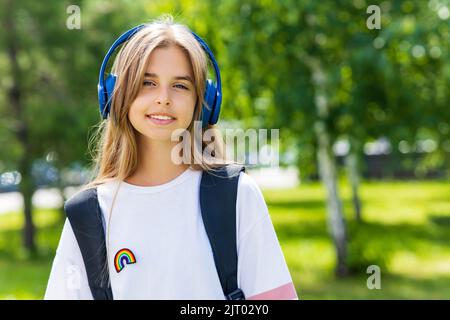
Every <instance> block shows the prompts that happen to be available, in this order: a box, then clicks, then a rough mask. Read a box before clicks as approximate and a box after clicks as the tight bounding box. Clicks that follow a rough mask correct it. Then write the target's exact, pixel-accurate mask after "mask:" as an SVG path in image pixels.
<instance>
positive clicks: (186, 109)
mask: <svg viewBox="0 0 450 320" xmlns="http://www.w3.org/2000/svg"><path fill="white" fill-rule="evenodd" d="M196 100H197V95H196V91H195V87H194V75H193V72H192V67H191V63H190V61H189V59H188V57H187V55H186V53H185V52H184V51H182V49H181V48H179V47H178V46H169V47H164V48H157V49H155V50H153V52H152V53H151V54H150V57H149V61H148V66H147V70H146V72H145V76H144V80H143V82H142V84H141V88H140V90H139V92H138V95H137V97H136V99H135V100H134V101H133V103H132V104H131V106H130V110H129V112H128V119H129V120H130V122H131V124H132V125H133V127H134V128H135V129H136V130H137V131H138V132H139V133H140V134H141V135H142V138H144V139H145V138H148V139H151V140H159V141H170V139H171V134H172V132H173V130H176V129H179V128H181V129H186V128H187V127H188V126H189V124H190V123H191V121H192V117H193V113H194V108H195V102H196ZM167 117H169V118H167ZM158 118H159V119H158Z"/></svg>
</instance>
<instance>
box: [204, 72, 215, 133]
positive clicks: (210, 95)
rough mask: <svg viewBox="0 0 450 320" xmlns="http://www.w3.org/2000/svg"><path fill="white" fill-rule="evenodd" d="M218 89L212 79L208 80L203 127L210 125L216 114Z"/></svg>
mask: <svg viewBox="0 0 450 320" xmlns="http://www.w3.org/2000/svg"><path fill="white" fill-rule="evenodd" d="M216 95H217V88H216V86H215V85H214V82H213V81H212V80H211V79H207V80H206V89H205V96H204V98H203V100H204V101H203V108H202V122H203V127H206V126H207V125H208V123H210V118H211V114H214V109H215V107H216V106H215V103H216Z"/></svg>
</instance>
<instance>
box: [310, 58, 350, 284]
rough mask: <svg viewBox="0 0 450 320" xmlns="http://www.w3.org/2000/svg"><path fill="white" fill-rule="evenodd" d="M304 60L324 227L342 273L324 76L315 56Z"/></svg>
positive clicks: (341, 231) (342, 231)
mask: <svg viewBox="0 0 450 320" xmlns="http://www.w3.org/2000/svg"><path fill="white" fill-rule="evenodd" d="M306 63H307V65H308V66H309V67H310V70H311V74H312V81H313V83H314V89H315V90H314V92H315V93H314V94H315V106H316V111H317V120H316V121H315V123H314V130H315V134H316V138H317V142H318V149H317V159H318V162H319V173H320V177H321V179H322V183H323V184H324V186H325V188H326V191H327V217H328V218H327V220H328V229H329V231H330V232H331V236H332V238H333V242H334V245H335V248H336V258H337V264H336V269H335V273H336V275H337V276H338V277H343V276H346V275H347V274H348V268H347V263H346V258H347V234H346V233H347V232H346V224H345V220H344V215H343V209H342V203H341V199H340V196H339V190H338V185H337V179H336V165H335V157H334V155H333V153H332V148H331V145H330V137H329V133H328V131H327V127H326V119H327V117H328V100H327V95H326V78H325V74H324V72H323V69H322V66H321V63H320V61H319V60H318V59H316V58H312V57H308V58H307V59H306Z"/></svg>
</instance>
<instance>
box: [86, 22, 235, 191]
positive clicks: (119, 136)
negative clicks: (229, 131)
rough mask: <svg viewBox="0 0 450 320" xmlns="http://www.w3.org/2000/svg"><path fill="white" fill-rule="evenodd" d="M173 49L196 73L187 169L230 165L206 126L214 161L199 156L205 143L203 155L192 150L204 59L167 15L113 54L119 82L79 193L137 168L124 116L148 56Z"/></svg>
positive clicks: (132, 139)
mask: <svg viewBox="0 0 450 320" xmlns="http://www.w3.org/2000/svg"><path fill="white" fill-rule="evenodd" d="M172 45H175V46H178V47H179V48H181V49H182V50H183V51H184V52H185V53H186V54H187V57H188V58H189V60H190V63H191V66H192V70H193V74H194V85H195V91H196V96H197V103H196V106H195V109H194V114H193V119H192V122H191V124H190V125H189V127H188V128H187V131H188V132H189V133H190V137H191V139H192V141H191V144H190V145H191V153H190V154H191V161H190V167H191V168H192V169H193V170H206V171H209V172H214V171H215V170H216V169H217V168H219V167H223V166H224V165H225V164H231V163H233V161H231V160H229V159H226V156H225V146H224V143H223V139H222V135H221V133H220V131H219V130H218V128H217V127H216V126H215V125H209V124H208V126H207V127H206V128H201V130H202V135H201V136H202V137H203V132H204V131H206V130H208V129H211V130H212V132H213V135H212V136H213V137H214V143H215V145H214V146H215V150H214V155H213V156H214V158H208V157H204V156H203V152H204V150H205V148H206V147H207V144H206V142H205V141H203V139H202V143H201V150H199V148H196V142H195V141H194V139H196V138H197V137H196V136H195V135H194V121H201V110H202V104H203V100H204V99H203V96H204V91H205V84H206V77H207V73H208V58H207V56H206V53H205V52H204V50H203V48H202V47H201V45H200V44H199V42H198V41H197V40H196V39H195V38H194V36H193V35H192V32H191V31H190V30H189V28H188V27H186V26H185V25H182V24H179V23H175V22H174V21H173V18H172V17H171V16H170V15H165V16H163V17H162V18H159V19H156V20H154V21H153V22H151V23H148V24H146V25H145V27H143V28H142V29H140V30H139V31H138V32H136V34H134V35H133V36H132V38H131V39H130V40H128V41H127V42H126V43H125V44H124V45H123V46H122V48H121V49H120V51H119V53H118V54H117V57H116V59H115V61H114V64H113V67H112V73H114V74H116V75H117V80H116V84H115V87H114V92H113V97H112V103H111V112H110V115H109V117H108V119H106V120H103V121H101V122H100V124H99V126H98V128H97V131H96V132H95V134H94V136H93V137H92V138H91V139H89V145H90V146H91V145H92V144H94V145H95V147H94V150H91V151H90V153H92V152H93V153H94V155H93V159H94V161H93V162H94V165H93V168H92V176H91V178H90V181H89V182H88V183H87V184H86V185H84V186H83V187H82V188H81V189H82V190H85V189H89V188H92V187H96V186H97V185H99V184H103V183H105V182H108V181H111V180H124V179H126V178H127V177H129V176H130V175H132V174H133V173H134V172H135V170H136V168H137V165H138V145H137V139H136V138H137V137H136V131H135V130H134V128H133V126H132V124H131V123H130V121H129V119H128V112H129V109H130V106H131V104H132V102H133V100H134V99H135V98H136V96H137V94H138V92H139V89H140V87H141V83H142V80H143V77H144V73H145V70H146V66H147V60H148V58H149V56H150V54H151V53H152V52H153V50H154V49H156V48H161V47H168V46H172ZM197 143H198V142H197ZM90 149H91V147H90ZM194 160H195V161H194Z"/></svg>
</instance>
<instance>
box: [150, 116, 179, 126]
mask: <svg viewBox="0 0 450 320" xmlns="http://www.w3.org/2000/svg"><path fill="white" fill-rule="evenodd" d="M146 118H147V119H149V120H150V121H151V122H152V123H154V124H157V125H167V124H170V123H172V122H174V121H175V120H176V119H175V118H173V117H169V116H159V115H147V116H146Z"/></svg>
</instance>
